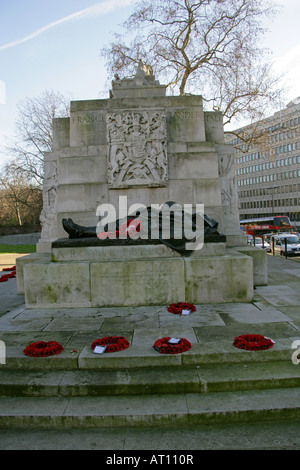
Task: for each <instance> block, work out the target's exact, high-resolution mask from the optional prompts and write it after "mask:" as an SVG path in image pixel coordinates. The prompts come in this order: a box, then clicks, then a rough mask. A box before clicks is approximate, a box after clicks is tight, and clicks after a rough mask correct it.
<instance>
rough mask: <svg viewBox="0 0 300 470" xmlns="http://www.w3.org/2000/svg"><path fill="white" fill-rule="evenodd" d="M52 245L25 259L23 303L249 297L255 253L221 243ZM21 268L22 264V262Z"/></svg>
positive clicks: (129, 302)
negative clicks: (197, 246) (185, 251)
mask: <svg viewBox="0 0 300 470" xmlns="http://www.w3.org/2000/svg"><path fill="white" fill-rule="evenodd" d="M119 248H120V247H86V248H84V247H81V248H71V249H67V248H66V249H64V248H58V249H53V252H52V259H51V260H50V259H48V258H46V257H44V258H39V259H37V258H35V259H32V261H33V262H32V263H30V260H29V259H27V261H26V263H24V264H23V276H24V294H25V303H26V307H27V308H57V307H69V308H78V307H102V306H110V307H112V306H128V307H130V306H139V305H163V304H166V305H168V304H170V303H174V302H184V301H185V302H190V303H194V304H205V303H224V302H250V301H252V298H253V259H252V257H251V256H247V255H244V254H242V253H238V252H237V251H233V250H232V249H231V250H230V251H228V250H227V249H225V245H224V244H222V243H221V244H218V243H217V244H209V246H208V245H204V249H203V252H202V250H201V252H202V256H201V255H200V252H194V253H193V254H192V256H191V257H188V258H186V257H183V256H180V255H178V254H177V253H176V252H174V251H173V250H170V249H169V248H167V247H165V246H162V245H161V246H160V245H155V246H151V245H150V246H147V247H139V246H137V247H135V246H129V247H122V249H121V250H120V249H119ZM20 269H21V268H20Z"/></svg>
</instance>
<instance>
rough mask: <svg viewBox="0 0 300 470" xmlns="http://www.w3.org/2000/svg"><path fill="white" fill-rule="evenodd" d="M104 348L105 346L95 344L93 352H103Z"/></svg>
mask: <svg viewBox="0 0 300 470" xmlns="http://www.w3.org/2000/svg"><path fill="white" fill-rule="evenodd" d="M105 349H106V346H95V348H94V351H93V352H94V353H95V354H103V353H104V351H105Z"/></svg>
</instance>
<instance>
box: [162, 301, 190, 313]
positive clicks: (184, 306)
mask: <svg viewBox="0 0 300 470" xmlns="http://www.w3.org/2000/svg"><path fill="white" fill-rule="evenodd" d="M182 310H190V311H191V312H195V311H196V307H195V305H193V304H189V303H187V302H177V304H171V305H170V307H169V308H168V312H171V313H175V314H177V315H181V313H182Z"/></svg>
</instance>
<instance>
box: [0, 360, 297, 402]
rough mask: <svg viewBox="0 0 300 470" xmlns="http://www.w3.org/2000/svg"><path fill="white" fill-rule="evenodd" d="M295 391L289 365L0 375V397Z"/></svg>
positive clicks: (293, 368) (4, 372)
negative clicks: (277, 389) (273, 389)
mask: <svg viewBox="0 0 300 470" xmlns="http://www.w3.org/2000/svg"><path fill="white" fill-rule="evenodd" d="M288 387H300V368H299V367H297V366H296V365H294V364H293V363H292V362H291V361H289V362H287V361H278V362H269V363H268V362H261V363H257V362H254V363H247V364H242V363H241V364H221V365H220V364H219V365H217V364H203V365H201V366H192V367H157V368H138V369H122V370H70V371H60V370H57V371H55V370H54V371H50V370H49V371H47V370H44V371H43V370H37V371H33V370H29V371H27V370H26V371H23V370H11V369H2V370H0V396H7V397H10V396H35V397H43V396H49V397H50V396H104V395H138V394H140V395H150V394H178V393H212V392H223V391H237V390H254V389H272V388H288Z"/></svg>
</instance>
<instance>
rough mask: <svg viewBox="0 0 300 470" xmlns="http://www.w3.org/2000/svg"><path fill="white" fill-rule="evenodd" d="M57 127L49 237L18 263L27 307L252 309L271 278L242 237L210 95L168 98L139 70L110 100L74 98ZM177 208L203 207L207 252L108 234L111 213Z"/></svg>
mask: <svg viewBox="0 0 300 470" xmlns="http://www.w3.org/2000/svg"><path fill="white" fill-rule="evenodd" d="M53 127H54V131H53V151H52V152H50V153H47V154H46V155H45V178H44V189H43V211H42V214H41V222H42V233H41V239H40V240H39V242H38V244H37V252H36V253H34V254H32V255H30V256H26V257H24V258H19V259H18V264H17V282H18V292H19V293H24V294H25V302H26V307H27V308H41V307H44V308H52V307H53V308H56V307H68V308H69V307H70V308H73V307H74V308H78V307H101V306H128V307H130V306H139V305H163V304H169V303H171V302H179V301H181V302H191V303H197V304H199V303H200V304H201V303H203V304H205V303H224V302H251V301H252V299H253V288H254V286H255V285H262V284H265V283H266V282H267V271H266V269H267V268H266V266H267V263H266V253H265V252H264V251H263V250H259V249H255V248H250V247H247V246H246V244H245V241H244V237H243V236H242V235H241V233H240V227H239V213H238V199H237V188H236V180H235V166H234V158H233V149H232V147H231V146H229V145H226V144H225V142H224V130H223V116H222V113H221V112H206V111H204V110H203V100H202V97H201V96H200V95H199V96H198V95H185V96H167V94H166V86H165V85H161V84H160V83H159V81H158V80H156V78H155V76H154V75H153V73H151V70H150V71H149V69H147V70H146V69H145V68H144V67H143V65H142V64H140V65H139V66H138V68H137V71H136V75H135V76H134V77H133V78H123V79H121V78H119V77H118V76H115V79H114V80H113V82H112V87H111V91H110V95H109V98H108V99H97V100H88V101H73V102H71V110H70V117H69V118H59V119H55V120H54V126H53ZM167 201H168V202H170V201H172V204H173V202H174V207H175V206H176V207H177V208H180V210H181V212H180V213H183V212H184V210H185V208H191V209H192V211H194V213H195V210H196V211H197V208H200V207H201V208H203V214H202V216H203V217H202V219H200V220H202V221H203V235H202V239H201V243H199V244H198V248H197V249H195V248H194V249H190V250H187V251H185V250H181V249H178V247H181V248H182V245H183V243H181V242H182V240H179V238H180V237H178V236H177V237H176V234H175V235H174V233H172V235H171V236H170V237H169V238H168V239H167V240H162V237H160V236H158V237H156V238H155V237H152V238H151V237H150V239H149V238H148V239H146V238H147V237H144V239H141V238H140V237H139V236H138V233H136V237H135V238H134V237H133V238H130V237H128V235H127V238H126V234H125V237H124V236H123V237H120V238H121V239H118V238H117V239H116V238H114V239H109V238H106V239H101V237H99V230H98V231H97V227H99V223H100V221H101V218H102V219H103V216H105V217H106V218H107V220H108V219H109V220H112V221H113V220H114V218H115V219H117V220H118V221H120V220H122V218H123V219H124V217H125V219H126V220H128V216H132V214H133V215H134V214H136V212H137V211H138V214H141V216H142V214H143V208H147V210H148V208H153V209H155V210H156V213H157V214H158V213H159V211H160V208H161V207H162V205H163V204H164V203H165V202H167ZM172 204H170V203H169V206H168V207H170V206H172ZM104 209H105V210H104ZM182 211H183V212H182ZM144 212H145V211H144ZM160 213H161V214H162V216H160V217H162V219H164V216H166V218H170V217H169V216H170V214H171V213H172V212H171V211H170V212H169V213H168V212H164V211H160ZM134 217H135V216H134ZM160 220H161V219H160ZM193 220H194V219H193ZM156 221H157V220H156ZM160 223H161V222H160ZM160 223H158V225H159V224H160ZM141 225H143V224H142V223H141ZM146 225H147V224H146ZM117 228H119V226H118V227H117ZM152 228H153V225H152ZM156 228H157V227H156ZM72 230H73V231H72ZM93 231H94V232H93ZM100 232H101V230H100ZM97 235H98V236H97ZM170 238H171V240H170ZM172 241H174V243H172ZM194 246H195V245H194Z"/></svg>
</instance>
